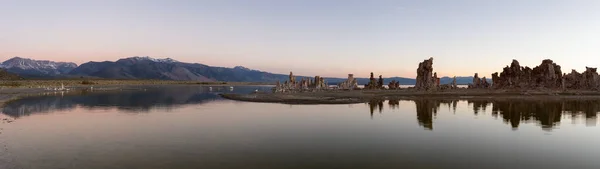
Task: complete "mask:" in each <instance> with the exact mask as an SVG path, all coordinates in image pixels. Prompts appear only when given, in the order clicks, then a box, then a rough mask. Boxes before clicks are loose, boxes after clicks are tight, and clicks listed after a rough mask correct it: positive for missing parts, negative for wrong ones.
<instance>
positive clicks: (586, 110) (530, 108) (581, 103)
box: [368, 99, 600, 130]
mask: <svg viewBox="0 0 600 169" xmlns="http://www.w3.org/2000/svg"><path fill="white" fill-rule="evenodd" d="M384 101H385V100H371V101H369V102H368V104H369V108H370V113H371V118H372V116H373V112H374V110H375V109H379V112H380V113H381V112H382V110H383V102H384ZM407 101H412V102H414V103H415V105H416V112H417V121H418V123H419V125H420V126H423V127H424V128H425V129H428V130H433V118H434V117H435V116H436V115H437V112H439V109H440V107H442V106H448V108H452V110H453V112H456V107H457V105H458V102H459V101H466V102H467V103H468V104H469V105H470V106H471V105H472V110H473V113H474V114H475V115H479V114H480V113H481V112H486V110H487V108H488V106H492V116H494V117H498V116H501V117H502V118H503V120H504V121H505V122H506V123H508V124H510V125H511V126H512V128H513V129H516V128H518V127H519V124H521V123H523V122H536V123H538V124H540V125H541V127H542V128H543V129H552V128H553V127H555V126H556V125H558V124H559V123H560V121H561V117H562V115H571V117H572V119H575V118H577V117H578V116H583V117H585V118H586V119H587V120H586V122H587V125H596V123H597V114H598V112H600V100H518V101H512V100H435V99H415V100H407ZM399 102H400V100H388V105H389V107H390V109H397V108H398V107H399Z"/></svg>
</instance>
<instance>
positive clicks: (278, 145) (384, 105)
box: [0, 86, 600, 169]
mask: <svg viewBox="0 0 600 169" xmlns="http://www.w3.org/2000/svg"><path fill="white" fill-rule="evenodd" d="M257 89H259V90H268V87H235V89H234V90H233V91H230V90H229V87H213V88H212V90H210V89H208V88H207V87H197V86H196V87H192V86H189V87H154V88H147V89H146V90H139V91H119V92H109V93H100V92H87V93H82V94H72V93H66V94H65V93H63V94H61V93H49V94H45V95H40V96H34V97H30V98H25V99H21V100H17V101H14V102H10V103H9V104H8V105H6V106H5V107H4V108H2V113H3V116H4V118H8V119H14V121H12V120H11V121H12V122H10V123H9V122H7V120H2V122H0V128H1V129H2V130H1V131H0V132H1V133H0V147H1V148H2V150H1V151H0V168H7V169H8V168H23V169H59V168H60V169H112V168H115V169H133V168H145V169H154V168H156V169H167V168H169V169H177V168H185V169H187V168H190V169H191V168H211V169H212V168H215V169H218V168H236V169H237V168H260V169H265V168H327V169H330V168H497V169H506V168H511V169H514V168H557V169H564V168H577V169H586V168H589V169H598V168H600V146H599V145H600V127H597V126H596V125H597V124H598V119H597V114H598V112H599V111H600V100H585V101H559V100H545V101H542V100H540V101H518V102H517V101H510V100H503V101H468V100H427V99H421V100H414V101H409V100H385V101H378V100H373V101H371V102H369V103H361V104H348V105H286V104H271V103H249V102H239V101H231V100H224V99H222V98H220V97H219V96H218V95H216V94H217V93H220V92H239V93H248V92H251V91H254V90H257Z"/></svg>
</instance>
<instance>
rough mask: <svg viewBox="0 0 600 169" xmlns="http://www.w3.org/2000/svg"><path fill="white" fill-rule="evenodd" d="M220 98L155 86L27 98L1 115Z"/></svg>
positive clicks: (201, 90) (143, 107)
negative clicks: (143, 88) (80, 107)
mask: <svg viewBox="0 0 600 169" xmlns="http://www.w3.org/2000/svg"><path fill="white" fill-rule="evenodd" d="M213 88H215V89H214V90H215V91H220V92H227V93H229V92H239V93H244V92H245V93H249V92H251V91H254V90H255V89H256V88H257V87H237V88H236V90H235V91H233V90H229V89H227V90H225V87H221V88H224V89H223V90H217V89H220V88H219V87H213ZM218 99H221V98H220V97H219V96H218V95H217V93H214V92H209V91H208V90H207V88H206V87H198V86H186V87H182V86H178V87H154V88H148V89H145V90H128V91H127V90H126V91H109V92H89V91H81V92H77V93H71V94H67V95H65V94H60V93H58V94H47V95H42V96H33V97H26V98H23V99H19V100H15V101H12V102H9V103H7V104H6V105H5V106H4V107H3V108H2V112H3V113H4V114H6V115H9V116H12V117H15V118H17V117H21V116H28V115H30V114H35V113H46V112H53V111H57V110H68V109H73V108H75V107H77V106H82V107H85V108H90V109H92V108H117V109H120V110H124V111H128V112H146V111H149V110H150V109H152V108H167V109H170V108H173V107H174V106H180V105H185V104H202V103H206V102H210V101H214V100H218Z"/></svg>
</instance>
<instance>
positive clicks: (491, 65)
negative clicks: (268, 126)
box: [0, 0, 600, 77]
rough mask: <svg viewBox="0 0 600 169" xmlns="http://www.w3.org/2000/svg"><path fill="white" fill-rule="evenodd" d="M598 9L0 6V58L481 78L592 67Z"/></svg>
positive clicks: (28, 2) (345, 0) (70, 0)
mask: <svg viewBox="0 0 600 169" xmlns="http://www.w3.org/2000/svg"><path fill="white" fill-rule="evenodd" d="M599 8H600V1H593V0H580V1H560V0H530V1H518V0H508V1H495V2H490V1H478V0H459V1H387V0H378V1H362V0H361V1H359V0H330V1H317V0H304V1H277V0H256V1H242V0H222V1H212V0H210V1H209V0H207V1H203V0H200V1H187V0H174V1H159V0H128V1H121V0H105V1H77V0H57V1H43V0H7V1H3V2H2V5H0V20H1V21H2V25H3V26H0V32H2V33H0V60H2V61H3V60H6V59H8V58H11V57H14V56H21V57H28V58H33V59H44V60H54V61H71V62H76V63H78V64H81V63H83V62H87V61H106V60H109V61H114V60H117V59H119V58H124V57H131V56H151V57H155V58H164V57H171V58H173V59H176V60H179V61H184V62H196V63H203V64H207V65H212V66H224V67H233V66H237V65H241V66H245V67H248V68H252V69H258V70H263V71H268V72H275V73H288V72H289V71H294V73H295V74H298V75H310V76H313V75H321V76H334V77H345V76H346V75H347V74H348V73H353V74H355V75H356V76H359V77H366V76H368V74H369V73H370V72H375V74H382V75H383V76H384V77H390V76H403V77H414V76H415V72H416V68H417V64H418V63H419V62H421V61H423V60H424V59H427V58H429V57H434V59H435V61H434V69H435V71H436V72H438V75H440V76H454V75H456V76H471V75H473V74H474V73H475V72H479V73H480V75H481V76H487V77H489V76H490V74H491V73H493V72H496V71H501V70H502V67H504V66H505V65H507V64H510V62H511V60H512V59H513V58H516V59H518V60H519V61H520V62H521V65H527V66H531V67H533V66H535V65H538V64H539V63H541V60H542V59H546V58H550V59H553V60H554V61H555V62H557V63H558V64H560V65H561V66H562V70H563V72H570V70H571V69H577V70H579V71H582V70H584V69H585V66H591V67H599V66H600V57H599V56H600V48H598V44H600V31H598V30H600V20H598V18H600V10H597V9H599Z"/></svg>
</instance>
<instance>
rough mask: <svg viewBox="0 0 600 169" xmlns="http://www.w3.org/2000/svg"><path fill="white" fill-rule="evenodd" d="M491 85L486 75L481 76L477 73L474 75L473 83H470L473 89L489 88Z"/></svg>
mask: <svg viewBox="0 0 600 169" xmlns="http://www.w3.org/2000/svg"><path fill="white" fill-rule="evenodd" d="M489 87H490V83H488V81H487V79H486V78H485V76H484V77H483V78H479V75H478V74H477V73H475V75H474V76H473V83H471V84H469V88H473V89H487V88H489Z"/></svg>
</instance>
